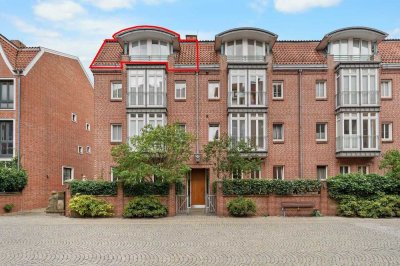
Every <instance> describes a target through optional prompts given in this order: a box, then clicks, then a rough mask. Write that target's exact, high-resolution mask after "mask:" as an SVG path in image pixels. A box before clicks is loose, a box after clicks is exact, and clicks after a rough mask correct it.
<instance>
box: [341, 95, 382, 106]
mask: <svg viewBox="0 0 400 266" xmlns="http://www.w3.org/2000/svg"><path fill="white" fill-rule="evenodd" d="M379 99H380V98H379V94H378V91H342V92H340V93H339V94H336V107H337V108H339V107H354V106H357V107H358V106H367V107H370V106H379V104H380V101H379Z"/></svg>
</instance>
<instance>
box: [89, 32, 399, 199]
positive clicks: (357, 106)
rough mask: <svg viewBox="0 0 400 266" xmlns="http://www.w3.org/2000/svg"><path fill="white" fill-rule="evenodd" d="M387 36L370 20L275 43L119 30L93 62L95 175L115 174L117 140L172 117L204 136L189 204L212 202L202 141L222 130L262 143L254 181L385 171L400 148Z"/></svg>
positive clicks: (260, 38) (272, 37)
mask: <svg viewBox="0 0 400 266" xmlns="http://www.w3.org/2000/svg"><path fill="white" fill-rule="evenodd" d="M386 38H387V34H386V33H384V32H382V31H379V30H376V29H371V28H365V27H350V28H344V29H339V30H336V31H332V32H330V33H328V34H327V35H325V36H324V37H323V38H322V39H321V40H316V41H278V40H277V39H278V36H277V35H276V34H274V33H272V32H269V31H267V30H264V29H258V28H236V29H231V30H227V31H225V32H222V33H220V34H218V35H216V36H215V40H213V41H199V40H197V37H196V36H193V35H191V36H186V38H185V39H183V38H181V37H180V35H179V34H178V33H176V32H173V31H171V30H168V29H165V28H161V27H153V26H137V27H131V28H127V29H124V30H121V31H119V32H117V33H116V34H114V35H113V38H112V39H107V40H105V41H104V43H103V45H102V46H101V48H100V50H99V52H98V54H97V55H96V57H95V58H94V60H93V62H92V65H91V70H92V72H93V74H94V84H95V86H94V87H95V89H94V98H95V106H94V115H95V124H96V127H95V136H94V147H95V150H96V153H95V158H94V169H95V172H94V175H95V176H96V177H103V178H105V179H112V167H113V166H114V162H113V160H112V157H111V154H110V150H111V148H112V146H113V145H115V144H119V143H122V142H125V141H126V140H127V138H128V137H129V136H133V135H137V134H140V129H141V128H142V127H143V126H144V125H145V124H152V125H164V124H166V123H179V124H182V126H183V127H185V128H186V130H187V131H188V132H191V133H193V134H194V135H195V136H196V137H197V141H196V145H195V147H194V150H193V158H192V160H191V162H190V165H191V167H192V171H191V174H190V175H189V176H188V179H187V188H188V189H187V193H188V196H189V199H190V200H189V202H191V205H192V206H201V205H204V204H205V198H206V197H205V196H206V195H207V194H209V191H210V185H209V184H210V183H211V182H210V181H212V180H213V179H215V176H214V175H213V174H212V171H211V170H210V166H209V165H207V164H206V163H205V162H204V160H203V156H204V154H202V147H203V146H204V145H205V144H207V142H208V141H209V140H212V139H214V138H215V137H216V136H219V135H221V134H229V135H230V136H231V137H232V138H233V139H234V140H238V139H251V140H252V141H253V142H254V143H255V144H256V145H257V147H258V149H257V152H256V153H255V154H254V156H260V157H262V158H263V164H262V168H261V170H260V171H259V172H255V173H252V174H251V176H249V177H251V178H279V179H293V178H320V179H324V178H326V177H327V176H333V175H336V174H339V173H348V172H357V171H361V172H379V169H378V162H379V159H380V156H381V154H382V152H385V151H387V150H388V149H391V148H400V147H399V146H400V145H399V139H398V136H399V134H398V133H397V132H399V131H400V123H399V120H398V118H399V117H400V110H399V108H396V105H398V104H399V101H398V100H399V97H400V95H399V92H398V88H399V87H400V40H388V39H386ZM233 178H241V176H240V174H239V173H238V174H236V175H235V176H234V177H233ZM243 178H244V177H243Z"/></svg>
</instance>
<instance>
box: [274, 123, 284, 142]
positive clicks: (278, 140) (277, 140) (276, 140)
mask: <svg viewBox="0 0 400 266" xmlns="http://www.w3.org/2000/svg"><path fill="white" fill-rule="evenodd" d="M278 125H281V127H282V138H281V139H276V138H275V136H274V127H275V126H278ZM272 141H274V142H283V141H285V125H284V124H283V123H273V124H272Z"/></svg>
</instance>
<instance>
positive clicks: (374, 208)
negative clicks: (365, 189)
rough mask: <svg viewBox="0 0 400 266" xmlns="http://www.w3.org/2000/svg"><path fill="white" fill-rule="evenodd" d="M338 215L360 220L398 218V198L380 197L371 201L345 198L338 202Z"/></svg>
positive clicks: (395, 196) (399, 209)
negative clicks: (359, 218)
mask: <svg viewBox="0 0 400 266" xmlns="http://www.w3.org/2000/svg"><path fill="white" fill-rule="evenodd" d="M338 214H339V215H341V216H347V217H361V218H384V217H400V196H397V195H381V196H378V197H376V198H371V199H360V198H356V197H353V196H350V197H346V198H343V199H342V200H341V201H340V204H339V207H338Z"/></svg>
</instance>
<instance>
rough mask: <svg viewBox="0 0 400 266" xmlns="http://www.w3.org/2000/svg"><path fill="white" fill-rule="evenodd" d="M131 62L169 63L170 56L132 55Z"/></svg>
mask: <svg viewBox="0 0 400 266" xmlns="http://www.w3.org/2000/svg"><path fill="white" fill-rule="evenodd" d="M130 59H131V61H143V62H148V61H151V62H160V61H162V62H163V61H167V60H168V55H131V56H130Z"/></svg>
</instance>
